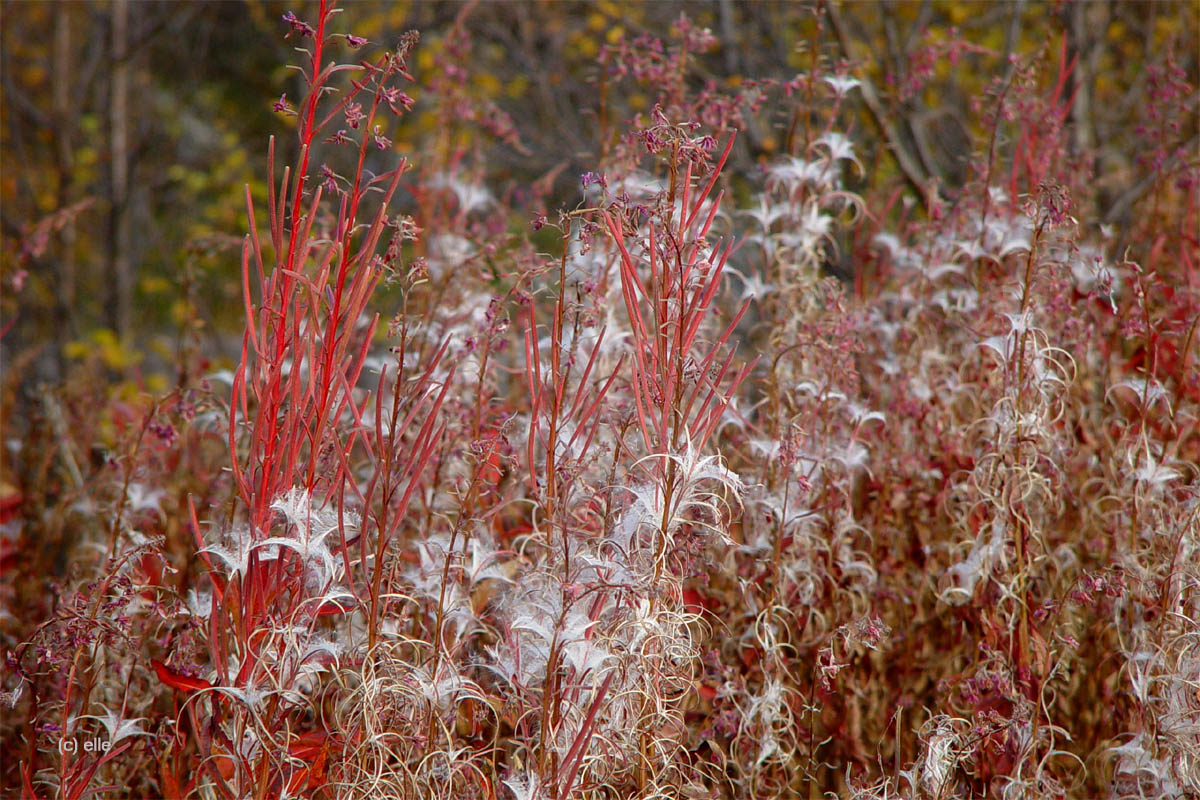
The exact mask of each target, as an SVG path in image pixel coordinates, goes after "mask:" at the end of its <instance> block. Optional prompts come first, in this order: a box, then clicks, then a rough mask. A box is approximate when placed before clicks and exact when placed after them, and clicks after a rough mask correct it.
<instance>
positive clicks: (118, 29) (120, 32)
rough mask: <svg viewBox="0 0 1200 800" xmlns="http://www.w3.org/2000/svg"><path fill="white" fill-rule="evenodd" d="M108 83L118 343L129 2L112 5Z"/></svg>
mask: <svg viewBox="0 0 1200 800" xmlns="http://www.w3.org/2000/svg"><path fill="white" fill-rule="evenodd" d="M111 58H112V83H111V85H110V96H109V116H108V121H109V135H110V137H111V140H110V142H111V144H110V155H111V158H112V164H111V169H112V181H111V183H110V186H109V231H108V263H109V274H110V275H111V276H112V279H113V294H112V296H111V297H110V304H109V309H108V312H109V320H110V323H111V324H112V327H113V329H114V330H116V331H117V334H118V335H119V336H120V337H121V340H122V341H128V337H129V334H130V332H131V330H132V312H133V265H132V264H131V262H130V258H129V226H128V224H127V220H126V216H127V213H126V212H127V211H128V205H129V0H114V1H113V6H112V52H111Z"/></svg>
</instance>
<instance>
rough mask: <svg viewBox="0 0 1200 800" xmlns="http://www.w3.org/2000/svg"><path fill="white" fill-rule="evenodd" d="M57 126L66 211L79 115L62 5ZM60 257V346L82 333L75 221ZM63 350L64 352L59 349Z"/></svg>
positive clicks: (65, 232)
mask: <svg viewBox="0 0 1200 800" xmlns="http://www.w3.org/2000/svg"><path fill="white" fill-rule="evenodd" d="M53 59H54V61H53V63H54V75H53V77H52V81H53V87H54V90H53V96H54V126H55V128H56V132H55V161H56V168H57V172H58V200H57V203H56V204H55V207H56V208H60V209H61V208H66V207H67V206H68V205H70V203H71V190H72V188H73V185H74V182H75V181H74V175H75V171H74V162H75V158H74V140H73V137H72V135H71V134H72V132H73V131H74V129H75V122H76V118H75V114H73V113H72V109H71V80H72V72H71V7H70V6H69V5H68V4H66V3H60V4H58V5H57V6H55V7H54V57H53ZM60 242H61V244H60V256H59V262H58V263H59V284H58V302H59V320H60V322H61V323H63V324H60V325H57V326H56V329H57V331H56V332H57V335H58V338H59V340H60V341H59V343H60V344H61V343H62V340H64V339H65V338H67V337H71V336H74V335H75V334H76V333H77V332H78V330H77V328H78V326H77V315H76V302H75V296H76V282H77V277H76V264H75V221H74V219H69V220H68V221H67V222H66V224H65V225H63V229H62V234H61V239H60ZM57 349H58V350H61V347H60V348H57Z"/></svg>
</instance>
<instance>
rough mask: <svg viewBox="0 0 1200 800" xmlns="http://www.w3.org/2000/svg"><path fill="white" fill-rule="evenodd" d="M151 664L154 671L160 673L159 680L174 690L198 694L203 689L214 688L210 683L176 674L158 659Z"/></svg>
mask: <svg viewBox="0 0 1200 800" xmlns="http://www.w3.org/2000/svg"><path fill="white" fill-rule="evenodd" d="M150 663H151V664H152V665H153V666H154V671H155V672H157V673H158V679H159V680H160V681H162V682H163V683H165V684H166V685H167V686H170V687H171V688H172V689H178V690H180V691H182V692H198V691H200V690H201V689H211V688H212V684H211V683H209V682H208V681H206V680H203V679H201V678H193V677H191V676H188V675H183V674H181V673H178V672H175V671H174V670H172V669H171V668H170V667H168V666H167V665H166V664H164V663H162V662H161V661H158V660H157V659H152V660H151V661H150Z"/></svg>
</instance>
